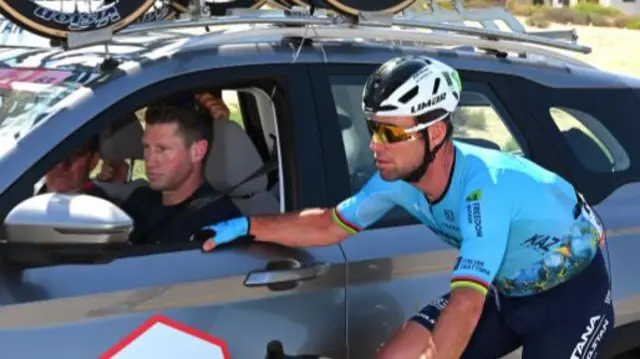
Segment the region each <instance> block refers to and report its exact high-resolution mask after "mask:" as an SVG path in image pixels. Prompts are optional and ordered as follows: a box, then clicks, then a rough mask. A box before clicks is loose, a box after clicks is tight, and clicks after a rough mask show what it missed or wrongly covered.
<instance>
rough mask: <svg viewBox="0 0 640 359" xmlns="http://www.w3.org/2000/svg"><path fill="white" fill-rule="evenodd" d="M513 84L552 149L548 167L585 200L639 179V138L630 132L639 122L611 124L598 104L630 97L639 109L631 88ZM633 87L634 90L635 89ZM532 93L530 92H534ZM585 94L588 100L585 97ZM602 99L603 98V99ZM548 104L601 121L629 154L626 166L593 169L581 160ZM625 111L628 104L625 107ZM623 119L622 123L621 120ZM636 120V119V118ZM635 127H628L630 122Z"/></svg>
mask: <svg viewBox="0 0 640 359" xmlns="http://www.w3.org/2000/svg"><path fill="white" fill-rule="evenodd" d="M519 82H520V83H519V84H518V85H517V86H513V89H514V91H513V92H512V93H513V94H515V95H516V96H518V99H519V102H520V104H521V106H522V107H524V108H527V110H528V111H529V112H530V113H531V114H532V117H533V119H534V121H535V122H536V123H537V125H538V126H539V127H540V128H541V131H542V132H543V136H544V138H545V139H546V143H547V148H548V149H549V150H551V151H552V152H553V154H552V156H553V157H554V158H555V159H557V162H556V163H554V165H553V166H552V167H551V170H553V171H555V172H557V173H559V174H562V175H563V177H565V178H566V179H567V180H569V181H570V182H571V183H572V184H573V185H574V186H575V187H576V188H577V190H578V191H580V192H581V193H582V194H583V195H584V196H585V198H586V199H587V201H589V202H590V203H591V204H592V205H597V204H599V203H601V202H602V201H603V200H604V199H605V198H607V197H608V196H609V195H611V194H612V193H613V192H614V191H615V190H616V189H617V188H619V187H620V186H622V185H624V184H627V183H631V182H638V181H640V167H639V166H638V162H639V161H640V156H638V155H637V154H636V153H640V142H638V141H637V138H635V136H634V134H636V133H638V131H634V130H633V128H636V130H640V123H637V124H636V123H633V122H632V121H631V122H632V123H629V121H626V122H625V121H621V122H617V123H616V124H615V125H614V126H615V127H611V124H607V123H605V121H606V120H603V118H606V110H605V109H604V108H601V107H599V106H601V104H602V103H604V102H609V103H617V104H618V106H620V107H621V108H622V107H623V106H628V103H629V102H630V101H635V102H634V104H635V106H636V108H638V109H640V95H639V94H638V93H636V92H634V89H631V88H621V87H620V88H589V87H587V88H571V87H568V88H554V87H547V86H544V85H543V84H540V83H536V82H533V81H519ZM636 91H637V90H636ZM534 93H535V96H532V95H531V94H534ZM585 94H587V96H590V97H589V98H591V99H592V100H589V99H588V98H586V99H585V97H584V96H585ZM605 99H606V100H605ZM552 107H556V108H558V107H559V108H562V107H565V108H571V109H575V110H579V111H582V112H584V113H586V114H588V115H590V116H592V117H594V118H595V119H596V120H598V121H599V122H601V123H602V125H603V126H605V128H606V129H607V131H608V132H610V133H611V135H612V136H614V137H615V139H616V141H618V142H619V143H620V145H621V146H622V147H623V149H624V150H625V152H626V154H627V156H628V157H629V161H630V165H629V167H628V168H627V169H624V170H621V171H618V172H611V173H607V172H600V173H599V172H594V171H591V170H589V169H588V168H587V167H585V166H584V165H583V164H582V161H581V160H580V159H579V158H578V157H577V155H576V154H575V152H574V150H573V148H572V147H571V145H570V144H569V143H568V141H567V140H566V138H564V136H563V135H562V132H561V131H560V129H559V128H558V127H557V126H556V123H555V121H554V119H553V117H552V115H551V113H550V111H549V110H550V109H551V108H552ZM627 111H630V108H628V107H627ZM623 122H624V124H623ZM636 122H637V121H636ZM632 125H633V126H635V127H633V128H632V127H631V126H632Z"/></svg>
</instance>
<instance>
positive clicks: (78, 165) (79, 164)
mask: <svg viewBox="0 0 640 359" xmlns="http://www.w3.org/2000/svg"><path fill="white" fill-rule="evenodd" d="M98 160H99V157H98V154H97V153H94V152H92V151H91V150H89V149H88V148H87V147H84V148H82V149H80V150H77V151H75V152H73V153H72V154H71V155H69V156H68V157H67V158H66V159H65V160H63V161H61V162H58V163H57V164H56V165H55V166H54V167H53V168H52V169H51V170H50V171H49V172H47V174H46V176H45V180H46V186H47V191H48V192H57V193H78V192H80V191H82V189H83V188H84V185H85V183H86V181H87V180H88V179H89V174H90V173H91V170H92V169H93V168H94V167H95V166H96V164H97V163H98Z"/></svg>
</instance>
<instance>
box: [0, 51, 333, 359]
mask: <svg viewBox="0 0 640 359" xmlns="http://www.w3.org/2000/svg"><path fill="white" fill-rule="evenodd" d="M189 61H191V62H190V66H191V68H197V66H199V65H198V61H200V60H199V59H192V60H189ZM286 66H287V69H286V70H285V68H284V65H282V66H277V65H269V66H261V65H254V66H246V67H242V68H230V69H217V70H210V71H202V72H199V73H190V74H189V75H183V76H176V77H175V78H173V79H171V80H164V81H162V82H161V83H150V84H148V85H147V86H145V87H144V88H143V89H142V90H139V91H136V92H135V93H130V94H129V95H126V94H127V91H130V90H131V88H135V86H134V85H132V84H131V83H126V82H122V83H121V84H120V85H118V86H116V85H113V86H110V85H104V87H100V86H98V87H96V88H95V89H94V90H93V91H94V95H95V96H93V97H92V98H91V99H87V101H84V102H82V103H81V104H79V105H78V106H77V108H74V111H70V112H65V113H62V114H60V116H59V117H54V118H52V119H51V120H50V121H58V123H63V122H62V121H65V120H69V119H70V118H72V117H71V116H82V115H83V114H84V115H86V114H87V113H92V111H95V112H96V113H99V115H97V116H96V117H95V118H93V119H91V120H90V121H89V120H88V121H87V124H86V126H83V127H82V130H79V131H82V133H83V135H84V136H86V135H87V131H91V128H94V129H96V130H99V128H98V126H102V124H104V123H107V122H108V121H110V119H113V118H119V117H120V116H122V115H123V114H124V113H129V111H133V110H135V109H137V108H139V107H140V106H141V105H143V104H146V103H148V102H150V101H152V100H154V99H155V98H157V97H158V96H161V95H164V94H168V93H170V92H171V91H180V90H186V89H190V88H195V87H203V86H222V87H223V86H232V84H233V83H235V82H236V81H242V83H243V86H251V84H254V85H255V86H259V85H258V83H257V82H255V83H254V82H252V81H253V80H255V79H256V78H260V84H265V83H271V84H274V86H276V87H277V89H276V88H275V87H273V88H270V90H272V91H271V92H269V93H270V94H275V93H276V92H277V94H275V95H273V98H274V99H275V100H274V101H275V102H276V103H275V104H274V105H275V106H274V110H275V113H276V116H277V126H278V131H279V133H280V134H281V136H282V138H281V140H280V141H279V143H280V146H281V147H280V155H281V156H280V157H281V160H280V161H279V165H280V168H281V173H282V174H283V178H281V180H282V181H283V182H284V191H282V194H281V198H280V201H281V202H284V203H285V204H286V207H285V208H286V210H296V209H300V208H304V207H310V206H323V205H326V191H325V185H324V178H323V175H322V174H320V175H318V174H317V173H314V171H312V167H310V166H312V163H313V159H315V158H317V156H318V153H320V148H321V147H320V145H321V143H320V139H319V135H318V134H317V132H318V131H317V128H315V129H314V126H317V124H316V123H315V121H313V119H314V118H315V115H316V114H315V112H314V108H315V107H314V105H313V102H312V100H311V99H312V98H313V96H312V93H311V89H310V86H309V83H308V77H307V76H306V71H305V70H304V68H303V66H302V65H290V64H288V63H287V64H286ZM156 70H159V69H156ZM150 71H153V69H152V70H150ZM158 73H163V72H162V71H158ZM164 73H169V71H165V72H164ZM122 78H123V77H121V78H120V79H122ZM122 81H124V80H122ZM276 90H277V91H276ZM115 91H121V92H120V93H122V94H123V99H122V100H120V101H118V102H117V103H116V104H109V103H104V102H106V101H105V99H107V98H108V96H107V93H114V92H115ZM95 107H100V109H99V110H98V111H96V110H95ZM90 109H93V110H90ZM103 110H104V111H103ZM47 126H48V125H47V124H43V125H42V126H40V127H39V128H38V129H36V130H34V131H41V132H39V133H38V134H34V135H33V136H31V138H32V139H33V141H36V140H37V137H38V136H46V135H47V133H46V131H47V128H48V127H47ZM310 126H311V127H310ZM76 136H80V133H79V132H74V133H73V134H72V135H71V136H70V137H69V138H67V139H65V140H64V141H62V142H61V143H60V145H58V146H56V147H55V148H54V149H52V151H51V153H50V154H49V155H48V157H47V159H44V160H42V161H39V162H38V163H36V164H34V165H33V166H32V167H31V168H30V169H29V170H28V171H27V173H26V174H25V175H24V176H23V178H22V181H26V180H28V179H35V178H39V177H40V176H42V174H43V173H44V172H45V171H46V168H48V167H43V166H50V165H51V163H54V162H53V161H54V159H51V158H49V157H55V156H62V154H63V152H64V148H65V146H66V147H67V148H68V144H67V142H69V141H75V143H79V141H80V140H78V139H75V137H76ZM301 136H304V140H303V141H299V140H297V139H299V138H302V137H301ZM294 138H295V140H294ZM25 141H26V140H25ZM25 146H27V147H28V143H25ZM239 160H241V159H239ZM27 182H28V181H27ZM29 186H33V184H32V183H31V184H29V183H26V182H24V183H23V182H21V183H19V184H17V185H15V186H12V187H11V188H10V189H9V190H8V191H7V192H6V193H3V194H2V195H1V196H0V208H9V207H13V206H15V204H16V202H17V201H16V199H17V198H20V197H22V198H24V194H25V193H28V192H29V188H28V187H29ZM31 188H32V187H31ZM3 212H5V211H3ZM5 214H6V212H5ZM301 235H302V234H301ZM292 278H293V279H292ZM296 278H301V279H300V280H296ZM345 303H346V302H345V265H344V256H343V254H342V251H341V249H340V247H339V246H337V245H334V246H326V247H317V248H305V249H302V248H301V249H288V248H284V247H280V246H274V245H267V244H260V243H255V242H253V243H252V242H249V243H245V242H242V243H238V244H231V245H229V246H227V248H220V249H219V250H217V251H214V252H212V253H209V254H203V253H201V251H200V246H199V245H198V244H193V243H192V244H180V245H177V246H169V247H167V246H163V245H158V246H153V247H141V248H132V249H130V250H126V251H123V252H121V253H118V255H117V256H116V258H114V260H113V261H110V262H108V263H99V264H67V263H64V262H58V263H56V264H54V265H47V266H41V267H35V266H34V267H24V266H23V267H20V266H9V265H7V264H4V266H3V267H2V268H1V270H0V346H1V347H2V348H3V352H4V353H5V354H6V355H8V356H9V357H11V358H15V359H22V358H24V359H32V358H44V357H56V358H66V359H73V358H78V359H81V358H82V359H85V358H97V357H99V356H100V355H101V354H103V353H105V352H106V351H107V350H109V349H110V348H112V347H114V346H116V344H118V343H119V342H120V341H122V340H123V339H124V338H125V337H126V336H128V335H129V334H130V333H132V332H134V331H136V329H137V328H139V327H140V326H141V325H142V324H143V323H145V322H146V321H147V320H149V319H150V318H151V317H153V316H155V315H158V314H159V315H162V316H165V317H168V318H169V319H171V320H174V321H177V322H180V323H182V324H184V325H187V326H189V327H191V328H193V329H196V330H199V331H201V332H204V333H208V334H210V335H213V336H215V337H217V338H220V339H222V340H224V341H225V342H226V343H227V344H228V347H229V352H230V355H231V357H233V358H264V356H265V348H266V345H267V343H268V342H269V341H271V340H280V341H282V343H283V344H284V348H285V351H286V352H287V353H290V354H301V353H308V354H318V355H326V356H329V357H331V358H336V359H339V358H346V346H345V340H344V339H345V337H346V333H345V328H346V313H345Z"/></svg>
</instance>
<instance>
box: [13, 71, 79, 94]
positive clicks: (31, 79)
mask: <svg viewBox="0 0 640 359" xmlns="http://www.w3.org/2000/svg"><path fill="white" fill-rule="evenodd" d="M71 75H73V73H72V72H69V71H62V70H46V69H27V68H16V69H0V89H11V88H12V87H13V84H15V83H27V84H35V85H57V84H59V83H61V82H62V81H64V80H65V79H67V78H68V77H69V76H71Z"/></svg>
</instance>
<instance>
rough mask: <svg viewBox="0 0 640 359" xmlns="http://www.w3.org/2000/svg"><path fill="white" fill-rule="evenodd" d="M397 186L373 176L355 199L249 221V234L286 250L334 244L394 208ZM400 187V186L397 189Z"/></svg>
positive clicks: (256, 217) (354, 196)
mask: <svg viewBox="0 0 640 359" xmlns="http://www.w3.org/2000/svg"><path fill="white" fill-rule="evenodd" d="M397 186H398V184H396V183H391V182H386V181H384V180H383V179H382V178H380V176H379V174H378V173H376V174H375V175H374V176H373V177H372V178H371V179H370V180H369V181H368V182H367V184H366V185H365V186H364V187H363V188H362V189H361V190H360V191H359V192H358V193H356V194H355V195H353V196H352V197H349V198H347V199H345V200H344V201H342V202H340V204H338V205H337V206H336V207H333V208H314V209H306V210H303V211H301V212H295V213H284V214H278V215H272V216H255V217H251V218H249V223H250V224H249V234H251V235H252V236H254V237H255V239H256V240H257V241H263V242H273V243H279V244H282V245H285V246H289V247H303V246H305V247H306V246H326V245H332V244H336V243H338V242H340V241H342V240H344V239H346V238H347V237H349V236H350V235H352V234H355V233H357V232H359V231H361V230H362V229H363V228H366V227H367V226H369V225H371V224H372V223H374V222H376V221H377V220H378V219H380V218H381V217H382V216H383V215H384V214H385V213H387V212H388V211H389V210H391V208H393V206H394V204H395V202H394V201H395V199H394V198H393V196H391V195H390V194H395V193H397V191H395V187H397ZM400 186H402V185H400Z"/></svg>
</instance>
